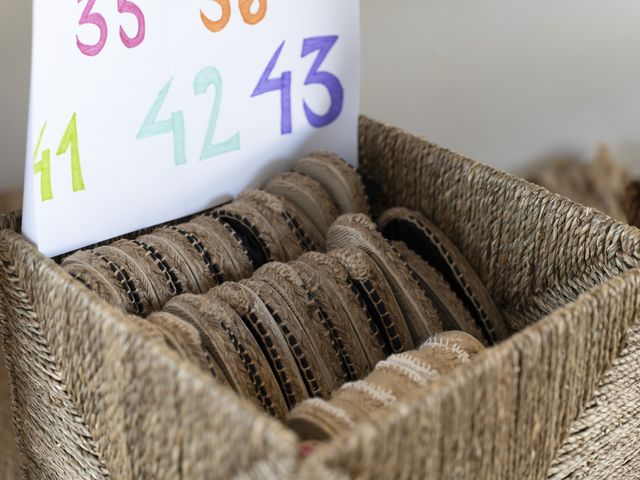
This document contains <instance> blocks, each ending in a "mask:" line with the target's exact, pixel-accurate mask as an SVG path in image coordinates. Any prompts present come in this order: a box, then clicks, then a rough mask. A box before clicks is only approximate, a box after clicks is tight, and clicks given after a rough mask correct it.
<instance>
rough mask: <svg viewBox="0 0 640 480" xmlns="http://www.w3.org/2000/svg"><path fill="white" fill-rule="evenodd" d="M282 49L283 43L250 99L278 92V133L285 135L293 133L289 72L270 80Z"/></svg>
mask: <svg viewBox="0 0 640 480" xmlns="http://www.w3.org/2000/svg"><path fill="white" fill-rule="evenodd" d="M283 48H284V42H282V43H281V44H280V47H279V48H278V50H276V53H275V54H274V55H273V57H272V58H271V61H270V62H269V65H267V69H266V70H265V71H264V73H263V74H262V77H261V78H260V81H259V82H258V85H257V86H256V89H255V90H254V91H253V94H252V95H251V97H257V96H258V95H262V94H264V93H268V92H276V91H278V90H280V108H281V110H282V117H281V123H280V133H281V134H282V135H286V134H289V133H291V132H292V131H293V128H292V121H291V72H284V73H283V74H282V76H281V77H280V78H270V77H271V74H272V73H273V69H274V68H275V67H276V63H278V59H279V58H280V54H281V53H282V49H283Z"/></svg>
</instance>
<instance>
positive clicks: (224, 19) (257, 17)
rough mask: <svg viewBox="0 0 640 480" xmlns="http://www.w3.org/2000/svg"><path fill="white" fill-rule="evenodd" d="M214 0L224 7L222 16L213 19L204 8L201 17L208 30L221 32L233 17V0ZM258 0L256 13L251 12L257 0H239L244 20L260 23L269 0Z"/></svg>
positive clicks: (249, 22)
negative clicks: (206, 13)
mask: <svg viewBox="0 0 640 480" xmlns="http://www.w3.org/2000/svg"><path fill="white" fill-rule="evenodd" d="M212 1H213V2H215V3H217V4H218V5H219V6H220V8H221V9H222V15H221V16H220V18H219V19H218V20H211V19H210V18H209V17H207V16H206V15H205V13H204V12H203V11H202V10H200V17H201V18H202V23H204V26H205V27H207V29H208V30H210V31H212V32H219V31H221V30H223V29H224V28H225V27H226V26H227V24H228V23H229V20H230V19H231V0H212ZM257 1H258V10H257V11H256V12H255V13H253V12H251V7H252V6H253V4H254V3H255V0H239V2H238V6H239V8H240V15H242V19H243V20H244V22H245V23H247V24H249V25H256V24H257V23H260V22H261V21H262V20H263V19H264V17H265V15H266V14H267V0H257Z"/></svg>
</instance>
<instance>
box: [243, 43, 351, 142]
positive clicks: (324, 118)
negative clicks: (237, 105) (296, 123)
mask: <svg viewBox="0 0 640 480" xmlns="http://www.w3.org/2000/svg"><path fill="white" fill-rule="evenodd" d="M337 41H338V37H337V36H336V35H331V36H324V37H312V38H307V39H305V40H304V42H303V44H302V58H305V57H307V56H308V55H311V54H312V53H314V52H318V56H317V57H316V59H315V61H314V62H313V65H312V66H311V70H310V72H309V74H308V75H307V78H306V80H305V82H304V84H305V85H322V86H324V87H325V88H326V89H327V90H328V91H329V96H330V99H331V104H330V106H329V109H328V111H327V113H325V114H322V115H321V114H317V113H315V112H314V111H313V110H312V109H311V107H309V105H308V104H307V102H304V105H303V106H304V113H305V115H306V117H307V120H308V122H309V124H311V125H312V126H313V127H316V128H321V127H325V126H327V125H329V124H330V123H333V122H334V121H335V120H336V119H337V118H338V117H339V116H340V114H341V113H342V109H343V107H344V88H343V87H342V84H341V83H340V80H339V79H338V77H336V76H335V75H333V74H332V73H329V72H324V71H320V68H321V66H322V64H323V63H324V61H325V59H326V58H327V56H328V55H329V53H330V52H331V49H332V48H333V47H334V46H335V44H336V42H337ZM284 45H285V43H284V42H282V44H281V45H280V47H279V48H278V49H277V50H276V53H275V54H274V55H273V57H272V58H271V61H270V62H269V64H268V65H267V68H266V70H265V71H264V73H263V74H262V77H261V78H260V81H259V82H258V85H257V86H256V88H255V90H254V92H253V94H252V95H251V96H252V97H257V96H259V95H263V94H265V93H269V92H275V91H278V90H279V91H280V108H281V111H282V116H281V125H280V133H281V134H282V135H287V134H290V133H292V131H293V125H292V118H291V77H292V73H291V72H290V71H288V72H284V73H283V74H282V75H281V76H280V77H279V78H271V75H272V74H273V71H274V69H275V67H276V64H277V63H278V60H279V58H280V54H281V53H282V50H283V48H284Z"/></svg>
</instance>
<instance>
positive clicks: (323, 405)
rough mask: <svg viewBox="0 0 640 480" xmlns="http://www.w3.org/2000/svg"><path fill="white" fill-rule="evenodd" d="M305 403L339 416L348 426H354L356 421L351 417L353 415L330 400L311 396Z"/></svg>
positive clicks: (336, 416)
mask: <svg viewBox="0 0 640 480" xmlns="http://www.w3.org/2000/svg"><path fill="white" fill-rule="evenodd" d="M304 405H308V406H310V407H315V408H317V409H318V410H322V411H323V412H325V413H328V414H329V415H331V416H333V417H335V418H337V419H338V420H342V422H344V423H346V424H347V426H349V427H353V426H354V425H355V422H354V421H353V419H352V418H351V416H350V415H349V414H348V413H347V412H345V411H344V410H343V409H342V408H340V407H338V406H336V405H332V404H330V403H329V402H327V401H325V400H322V399H321V398H311V399H309V400H306V401H305V402H304Z"/></svg>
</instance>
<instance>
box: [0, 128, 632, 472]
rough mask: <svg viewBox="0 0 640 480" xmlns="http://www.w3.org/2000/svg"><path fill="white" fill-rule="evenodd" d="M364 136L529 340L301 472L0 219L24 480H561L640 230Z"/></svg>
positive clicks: (399, 137) (433, 150) (609, 339)
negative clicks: (33, 479) (388, 479)
mask: <svg viewBox="0 0 640 480" xmlns="http://www.w3.org/2000/svg"><path fill="white" fill-rule="evenodd" d="M360 131H361V138H360V143H361V162H362V170H363V172H364V174H365V176H366V177H367V180H368V183H369V185H370V186H371V187H372V188H371V191H372V192H374V194H373V195H372V200H373V201H374V202H375V203H376V204H378V205H379V206H381V205H387V206H388V205H404V206H408V207H412V208H416V209H419V210H421V211H422V212H424V213H425V214H426V215H428V216H430V217H431V218H433V219H434V221H435V222H436V223H438V224H439V225H440V226H441V227H442V229H443V230H444V231H445V233H447V234H448V235H449V236H450V237H451V238H452V239H453V240H454V241H455V242H457V244H458V245H459V246H460V247H461V249H462V250H463V253H464V254H465V255H466V256H467V258H469V260H470V262H471V264H472V265H473V266H474V267H475V268H476V269H477V270H478V271H479V273H480V274H481V277H482V278H483V280H484V281H485V283H486V284H487V285H488V286H489V288H490V290H491V293H492V294H493V296H494V299H496V301H497V303H498V304H499V307H500V308H501V309H502V310H503V311H504V312H506V313H507V315H508V319H509V322H510V325H511V327H512V329H513V330H514V331H516V330H519V329H520V328H521V327H524V326H525V325H529V324H531V323H533V322H534V321H536V320H538V319H540V318H543V317H545V318H543V320H541V321H540V322H539V323H536V324H535V325H533V326H531V327H529V328H527V329H525V330H523V331H522V332H520V333H517V334H516V335H515V336H514V337H512V338H511V339H509V340H508V341H506V342H504V343H503V344H501V345H500V346H498V347H497V348H494V349H492V350H490V351H488V352H487V353H485V354H483V355H482V356H481V357H480V358H479V359H478V361H476V362H475V363H474V364H473V365H470V366H468V367H465V368H462V369H460V370H459V371H458V372H457V373H456V374H455V375H453V376H452V377H450V378H446V379H442V380H441V381H440V382H439V383H438V385H437V386H436V387H437V388H433V389H430V390H428V391H425V392H423V393H422V394H421V395H420V396H417V397H416V398H414V399H411V401H408V402H406V403H404V404H403V405H401V406H400V407H399V408H398V409H397V410H395V411H394V412H392V413H390V414H389V415H387V416H385V418H384V419H382V420H381V421H380V422H378V423H377V424H375V425H374V424H370V425H363V426H362V428H358V429H356V430H355V431H353V432H351V433H350V434H349V435H348V436H346V437H344V438H339V439H336V441H334V442H332V443H330V444H328V445H327V446H325V447H322V448H320V449H319V450H318V452H317V453H316V454H314V455H312V456H311V457H310V458H309V459H308V460H307V461H306V462H304V463H302V464H301V465H300V464H296V462H297V460H296V459H297V448H296V440H295V437H294V436H293V435H292V434H291V433H290V432H289V431H288V430H286V429H285V428H284V427H282V426H281V424H279V423H278V422H276V421H274V420H272V419H270V418H268V417H267V416H266V415H264V414H262V413H259V412H257V411H256V410H255V409H254V408H253V407H252V406H251V405H248V404H246V403H244V402H242V401H240V400H238V399H237V398H236V397H235V396H234V395H232V394H230V393H228V392H226V391H225V390H224V389H221V388H218V387H217V385H216V384H215V382H214V381H213V380H212V379H210V378H209V377H207V376H206V375H203V374H202V373H200V372H199V371H196V370H195V369H192V368H190V367H189V366H188V365H186V364H184V363H183V362H181V361H180V360H179V359H178V358H177V357H176V356H175V355H173V354H172V352H170V351H168V350H167V349H166V348H163V347H162V346H160V345H157V344H155V343H154V342H153V341H151V340H150V339H148V338H146V337H145V335H144V333H143V332H141V331H140V330H139V329H138V328H137V326H136V322H135V320H133V319H131V318H128V317H126V316H125V315H123V314H121V313H119V312H117V311H115V310H114V309H112V308H111V307H110V306H109V305H108V304H106V303H105V302H103V301H101V300H99V299H98V298H97V297H95V296H94V295H93V294H91V293H90V292H88V291H87V290H86V289H85V288H84V287H82V286H81V285H80V284H78V283H77V282H73V281H71V279H70V277H69V276H68V275H66V274H65V273H64V272H63V271H62V270H61V269H60V268H59V267H58V266H57V265H56V264H55V263H54V262H53V261H50V260H46V259H44V258H43V257H42V256H41V255H40V254H38V253H37V251H36V250H35V249H34V248H33V247H31V246H30V245H29V244H27V243H26V242H25V241H24V239H22V237H21V236H20V235H18V234H17V233H16V232H15V231H13V230H15V229H16V227H17V222H16V220H15V218H14V217H8V218H6V217H5V218H4V219H2V217H0V227H2V226H4V227H8V229H6V230H4V231H2V232H0V285H1V286H2V289H1V290H0V301H1V302H2V303H1V304H0V311H2V310H3V309H4V312H5V314H6V315H5V317H0V320H1V321H2V325H0V327H1V329H2V335H3V341H4V345H5V349H6V354H7V362H8V367H9V370H10V376H11V382H12V394H13V399H14V422H15V425H16V430H17V434H18V436H19V448H20V450H21V452H22V454H23V463H24V465H23V468H24V471H25V473H26V474H27V475H32V476H40V477H42V476H44V477H50V478H106V477H108V476H111V477H112V478H181V477H184V478H232V477H234V476H238V478H252V477H261V478H268V477H271V478H285V477H287V476H291V475H295V476H297V477H305V478H306V477H310V478H341V477H346V476H356V477H362V478H367V477H374V476H378V474H386V473H393V475H392V476H393V477H397V478H407V477H410V476H414V477H425V476H434V477H437V476H438V475H440V476H442V478H447V477H451V478H454V477H456V478H459V477H465V476H468V477H469V478H544V477H545V476H546V473H547V470H548V469H549V466H550V465H551V462H552V460H553V456H554V455H555V453H556V451H557V449H558V448H559V447H560V445H561V442H562V440H563V439H564V438H565V437H566V435H567V434H568V433H569V427H570V423H571V421H572V420H574V419H575V418H576V417H577V416H578V415H579V414H580V413H581V412H582V410H583V409H584V406H585V405H586V404H587V402H588V401H589V399H590V398H591V397H592V393H593V391H594V389H595V387H596V385H597V383H598V381H599V380H600V379H601V377H602V375H603V374H604V372H605V371H606V370H607V369H608V367H609V366H610V365H611V364H612V363H613V361H614V359H615V357H616V355H617V354H618V353H619V352H620V350H621V348H622V346H623V343H624V339H625V336H626V332H627V330H628V329H629V327H630V326H631V325H632V324H634V322H635V319H636V318H637V315H638V311H639V308H640V307H639V305H638V304H639V300H638V298H639V291H640V288H639V282H640V279H639V278H640V273H639V272H638V270H634V268H635V267H638V266H639V265H640V255H639V251H640V250H639V249H638V245H639V242H640V236H638V232H637V231H636V230H634V229H631V228H630V227H627V226H624V225H621V224H618V223H615V222H614V221H613V220H611V219H610V218H608V217H606V216H604V215H601V214H599V213H597V212H595V211H593V210H589V209H586V208H583V207H580V206H577V205H575V204H573V203H572V202H570V201H568V200H566V199H563V198H560V197H557V196H552V195H550V194H549V193H548V192H546V191H544V190H542V189H539V188H537V187H534V186H532V185H530V184H528V183H526V182H524V181H521V180H518V179H516V178H514V177H511V176H509V175H506V174H502V173H499V172H496V171H495V170H493V169H491V168H489V167H484V166H481V165H479V164H477V163H475V162H472V161H470V160H468V159H466V158H464V157H461V156H459V155H457V154H455V153H453V152H450V151H448V150H445V149H442V148H440V147H437V146H435V145H432V144H429V143H427V142H424V141H422V140H420V139H417V138H415V137H411V136H409V135H406V134H404V133H402V132H401V131H399V130H397V129H393V128H389V127H385V126H383V125H381V124H378V123H375V122H373V121H371V120H368V119H366V118H363V119H362V121H361V129H360ZM2 222H4V223H2ZM552 312H553V313H552ZM632 338H635V337H632ZM627 350H629V353H628V354H629V355H630V356H632V357H633V356H634V354H637V350H638V348H637V346H636V344H629V345H628V347H627ZM623 354H624V352H623ZM621 358H622V357H621ZM616 368H619V365H618V364H616V366H615V367H614V370H615V369H616ZM610 373H611V371H610V372H609V373H608V374H607V375H609V374H610ZM604 378H605V380H606V379H607V378H608V377H607V376H605V377H604ZM616 378H618V377H616ZM601 391H602V390H599V391H598V393H596V398H598V395H599V394H600V392H601ZM607 401H608V402H612V401H613V399H612V398H609V399H608V400H607ZM596 410H597V408H596ZM588 412H589V409H587V410H586V411H585V412H583V417H581V420H585V421H589V418H591V417H584V415H588ZM592 412H593V409H592ZM596 417H597V416H596ZM597 418H601V417H597ZM579 421H580V420H579ZM576 433H577V432H576ZM573 440H575V442H576V443H579V439H578V437H576V435H574V436H573V437H572V438H571V439H570V440H569V442H567V443H566V444H565V447H563V448H567V445H569V444H570V443H571V441H573ZM573 448H574V450H576V449H577V448H582V450H581V453H582V455H583V457H584V458H593V457H594V455H597V452H596V454H593V455H592V454H590V453H588V452H587V450H586V449H584V446H583V445H577V446H576V445H574V447H573ZM563 451H564V450H563ZM569 457H570V458H573V457H571V456H569ZM570 458H569V460H570ZM381 459H384V460H383V461H381ZM558 461H560V468H561V467H562V466H563V465H567V462H566V461H565V460H564V459H563V458H562V457H559V460H558ZM383 463H384V465H383ZM385 468H386V470H385ZM554 468H558V464H555V465H554ZM620 468H623V467H622V466H620ZM79 472H82V475H80V476H76V475H75V474H76V473H79ZM480 472H482V475H479V473H480ZM561 478H562V477H561Z"/></svg>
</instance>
